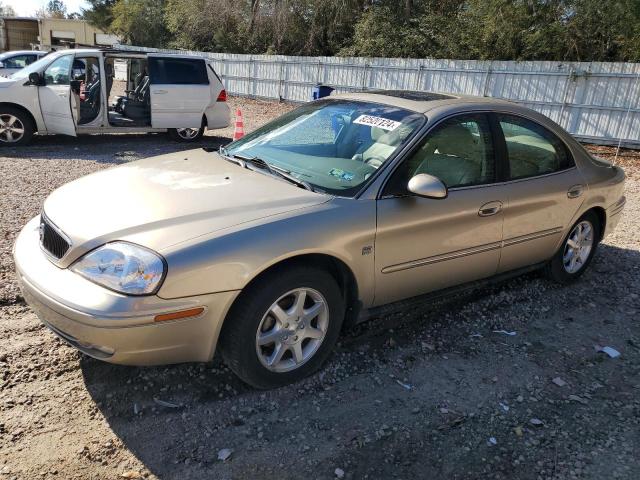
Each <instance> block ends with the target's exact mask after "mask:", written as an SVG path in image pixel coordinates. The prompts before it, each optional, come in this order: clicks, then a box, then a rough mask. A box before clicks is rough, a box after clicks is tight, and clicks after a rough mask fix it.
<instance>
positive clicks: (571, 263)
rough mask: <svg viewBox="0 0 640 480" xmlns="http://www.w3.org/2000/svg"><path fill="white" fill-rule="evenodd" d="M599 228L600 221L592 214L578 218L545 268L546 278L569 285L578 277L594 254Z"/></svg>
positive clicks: (598, 237)
mask: <svg viewBox="0 0 640 480" xmlns="http://www.w3.org/2000/svg"><path fill="white" fill-rule="evenodd" d="M600 228H601V227H600V220H599V219H598V216H597V215H596V214H595V213H594V212H587V213H585V214H584V215H583V216H582V217H580V219H578V221H577V222H576V223H575V224H574V225H573V226H572V227H571V229H570V230H569V234H568V235H567V236H566V238H565V239H564V242H562V246H561V247H560V249H559V250H558V251H557V252H556V254H555V255H554V257H553V258H552V259H551V261H550V262H549V264H548V265H547V266H546V268H545V273H546V274H547V276H548V277H550V278H551V279H553V280H555V281H557V282H559V283H570V282H572V281H574V280H576V279H577V278H578V277H580V275H582V274H583V273H584V272H585V270H586V269H587V267H588V266H589V264H590V263H591V260H592V259H593V255H594V254H595V252H596V248H597V247H598V241H599V239H600Z"/></svg>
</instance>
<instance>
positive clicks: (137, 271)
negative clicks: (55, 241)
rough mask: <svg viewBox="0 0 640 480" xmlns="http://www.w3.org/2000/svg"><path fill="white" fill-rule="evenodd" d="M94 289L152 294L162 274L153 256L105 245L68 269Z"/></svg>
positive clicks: (135, 248)
mask: <svg viewBox="0 0 640 480" xmlns="http://www.w3.org/2000/svg"><path fill="white" fill-rule="evenodd" d="M71 270H73V271H74V272H76V273H79V274H80V275H82V276H83V277H85V278H86V279H88V280H91V281H92V282H94V283H97V284H98V285H102V286H104V287H107V288H110V289H111V290H115V291H117V292H121V293H126V294H129V295H149V294H152V293H155V292H156V290H157V289H158V287H159V286H160V282H162V277H163V276H164V273H165V267H164V261H163V259H162V257H160V256H159V255H158V254H157V253H154V252H152V251H151V250H148V249H146V248H144V247H140V246H138V245H133V244H131V243H126V242H113V243H107V244H105V245H103V246H102V247H99V248H96V249H95V250H92V251H91V252H89V253H87V254H86V255H85V256H84V257H82V258H81V259H80V260H78V261H77V262H76V263H74V264H73V265H72V266H71Z"/></svg>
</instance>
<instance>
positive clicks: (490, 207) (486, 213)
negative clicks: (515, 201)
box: [478, 200, 502, 217]
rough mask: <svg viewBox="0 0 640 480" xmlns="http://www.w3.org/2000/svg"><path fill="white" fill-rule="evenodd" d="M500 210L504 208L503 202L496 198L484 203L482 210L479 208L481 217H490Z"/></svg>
mask: <svg viewBox="0 0 640 480" xmlns="http://www.w3.org/2000/svg"><path fill="white" fill-rule="evenodd" d="M500 210H502V202H501V201H499V200H496V201H494V202H489V203H485V204H484V205H482V206H481V207H480V210H478V215H479V216H481V217H490V216H491V215H495V214H496V213H498V212H499V211H500Z"/></svg>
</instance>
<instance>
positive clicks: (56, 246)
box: [40, 214, 71, 259]
mask: <svg viewBox="0 0 640 480" xmlns="http://www.w3.org/2000/svg"><path fill="white" fill-rule="evenodd" d="M40 244H41V245H42V248H44V249H45V250H46V251H47V252H49V253H50V254H51V256H52V257H55V258H58V259H60V258H62V257H64V255H65V253H67V251H68V250H69V247H70V246H71V245H70V244H69V242H68V241H67V240H66V239H65V238H64V237H63V236H62V235H61V234H60V233H58V231H57V229H56V228H55V227H54V226H53V225H52V224H51V222H50V221H49V219H48V218H47V217H46V216H45V215H44V214H42V215H41V216H40Z"/></svg>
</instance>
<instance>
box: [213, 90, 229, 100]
mask: <svg viewBox="0 0 640 480" xmlns="http://www.w3.org/2000/svg"><path fill="white" fill-rule="evenodd" d="M216 101H217V102H226V101H227V91H226V90H225V89H224V88H223V89H222V90H221V91H220V93H219V94H218V99H217V100H216Z"/></svg>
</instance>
